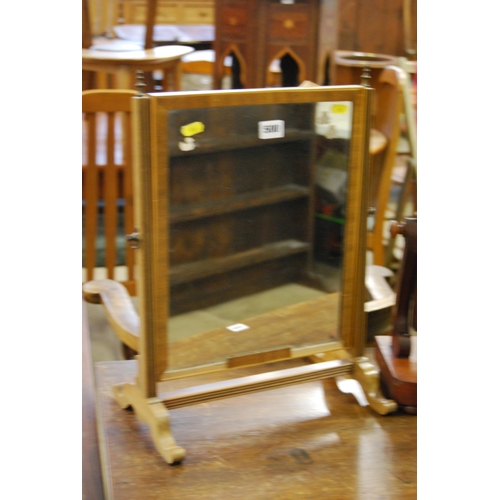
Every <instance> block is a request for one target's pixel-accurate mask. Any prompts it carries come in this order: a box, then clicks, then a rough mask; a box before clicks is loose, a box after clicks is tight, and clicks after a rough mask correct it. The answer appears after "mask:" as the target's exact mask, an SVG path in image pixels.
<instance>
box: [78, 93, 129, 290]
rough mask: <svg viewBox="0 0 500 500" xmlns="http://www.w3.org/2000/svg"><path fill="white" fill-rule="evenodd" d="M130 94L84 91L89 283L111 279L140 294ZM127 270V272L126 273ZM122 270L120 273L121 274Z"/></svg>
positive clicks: (83, 186) (85, 264)
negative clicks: (131, 243)
mask: <svg viewBox="0 0 500 500" xmlns="http://www.w3.org/2000/svg"><path fill="white" fill-rule="evenodd" d="M135 94H136V92H134V91H130V90H89V91H84V92H83V93H82V112H83V116H84V125H83V149H82V152H83V161H82V175H83V179H82V188H83V192H82V200H83V224H84V227H83V237H84V249H85V252H84V254H85V258H84V261H83V266H84V268H85V272H86V276H85V281H89V280H92V279H97V278H109V279H115V280H117V281H120V282H122V283H123V284H124V285H125V286H126V288H127V289H128V290H129V292H130V293H132V294H135V277H134V252H133V250H132V249H130V248H128V247H126V248H124V246H125V234H129V233H131V232H133V229H134V221H133V190H132V188H133V186H132V164H131V160H132V153H131V148H132V140H131V105H132V102H131V98H132V97H133V96H134V95H135ZM124 269H125V272H123V271H124ZM117 271H119V273H118V272H117Z"/></svg>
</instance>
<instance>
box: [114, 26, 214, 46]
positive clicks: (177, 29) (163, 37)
mask: <svg viewBox="0 0 500 500" xmlns="http://www.w3.org/2000/svg"><path fill="white" fill-rule="evenodd" d="M113 31H114V32H115V34H116V36H117V37H118V38H121V39H123V40H128V41H132V42H141V43H143V42H144V40H145V37H146V26H145V25H143V24H120V25H118V26H114V27H113ZM214 40H215V26H214V25H213V24H156V25H155V26H154V28H153V41H154V42H156V43H168V42H171V43H187V44H189V43H193V44H199V43H211V42H213V41H214Z"/></svg>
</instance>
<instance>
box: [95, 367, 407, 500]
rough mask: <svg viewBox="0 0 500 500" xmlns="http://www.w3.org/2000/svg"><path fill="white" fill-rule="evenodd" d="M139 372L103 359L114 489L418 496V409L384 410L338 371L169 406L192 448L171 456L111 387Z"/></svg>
mask: <svg viewBox="0 0 500 500" xmlns="http://www.w3.org/2000/svg"><path fill="white" fill-rule="evenodd" d="M247 370H250V369H247ZM135 372H136V363H135V361H114V362H106V363H98V364H96V387H97V389H96V390H97V407H98V422H99V425H100V428H101V442H100V446H101V454H102V458H103V465H104V468H103V472H104V484H105V485H106V490H107V498H112V499H115V500H120V499H127V500H148V499H151V500H157V499H159V498H183V499H184V500H199V499H200V498H203V499H204V500H205V499H208V500H210V499H217V500H220V499H236V500H237V499H241V500H252V499H268V498H272V499H273V500H274V499H283V500H289V499H294V498H314V499H315V500H316V499H329V500H331V499H332V498H335V499H337V498H338V499H346V500H348V499H360V498H363V499H376V498H384V500H390V499H394V500H396V499H397V500H405V499H414V498H416V488H417V485H416V480H417V471H416V468H417V460H416V458H417V457H416V455H417V453H416V446H417V444H416V433H417V420H416V417H415V416H412V415H406V414H402V413H396V414H393V415H389V416H379V415H377V414H375V413H374V412H373V411H372V410H370V409H369V408H368V407H361V406H359V405H358V403H357V402H356V400H355V399H354V397H353V396H352V395H351V394H344V393H341V392H340V391H339V390H338V389H337V387H336V385H335V382H334V381H332V380H326V381H323V382H310V383H305V384H302V385H296V386H292V387H285V388H280V389H276V390H271V391H266V392H261V393H257V394H250V395H244V396H239V397H235V398H231V399H225V400H220V401H214V402H210V403H204V404H200V405H197V406H191V407H186V408H181V409H176V410H171V411H170V420H171V428H172V433H173V435H174V437H175V439H176V441H177V443H178V444H179V445H180V446H183V447H184V448H186V450H187V456H186V458H185V459H184V461H183V462H182V463H181V464H179V465H175V466H172V465H168V464H166V463H165V461H164V460H163V458H161V456H160V455H159V454H158V452H157V451H156V449H155V447H154V445H153V442H152V439H151V437H150V431H149V428H148V426H147V425H146V424H143V423H142V422H140V421H139V420H138V419H137V417H136V415H135V413H134V412H133V411H127V410H122V409H120V408H119V406H118V404H117V403H116V402H115V400H114V398H113V396H112V392H111V391H112V390H111V387H112V386H113V385H114V384H117V383H121V382H124V381H130V380H132V379H133V378H134V376H135ZM173 382H175V381H172V382H169V384H172V383H173ZM160 385H163V383H162V384H160Z"/></svg>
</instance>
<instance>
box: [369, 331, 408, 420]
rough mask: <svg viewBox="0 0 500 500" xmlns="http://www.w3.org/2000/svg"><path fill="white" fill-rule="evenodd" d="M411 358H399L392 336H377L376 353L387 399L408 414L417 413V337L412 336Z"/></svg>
mask: <svg viewBox="0 0 500 500" xmlns="http://www.w3.org/2000/svg"><path fill="white" fill-rule="evenodd" d="M410 342H411V347H410V349H411V353H412V354H411V356H410V357H408V358H397V357H396V356H394V352H393V345H392V343H393V339H392V336H387V335H376V336H375V353H376V360H377V364H378V366H379V367H380V378H381V381H382V384H383V387H384V392H385V394H386V396H387V397H390V398H392V399H393V400H394V401H396V402H397V403H398V404H399V405H400V407H401V409H403V410H404V411H406V412H407V413H412V414H416V413H417V337H416V336H412V337H411V339H410Z"/></svg>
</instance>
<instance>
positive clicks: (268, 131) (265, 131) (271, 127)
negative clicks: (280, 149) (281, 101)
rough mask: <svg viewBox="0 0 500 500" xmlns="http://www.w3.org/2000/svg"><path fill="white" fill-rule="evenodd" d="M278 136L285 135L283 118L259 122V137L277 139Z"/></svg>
mask: <svg viewBox="0 0 500 500" xmlns="http://www.w3.org/2000/svg"><path fill="white" fill-rule="evenodd" d="M279 137H285V121H284V120H267V121H265V122H259V139H278V138H279Z"/></svg>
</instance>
